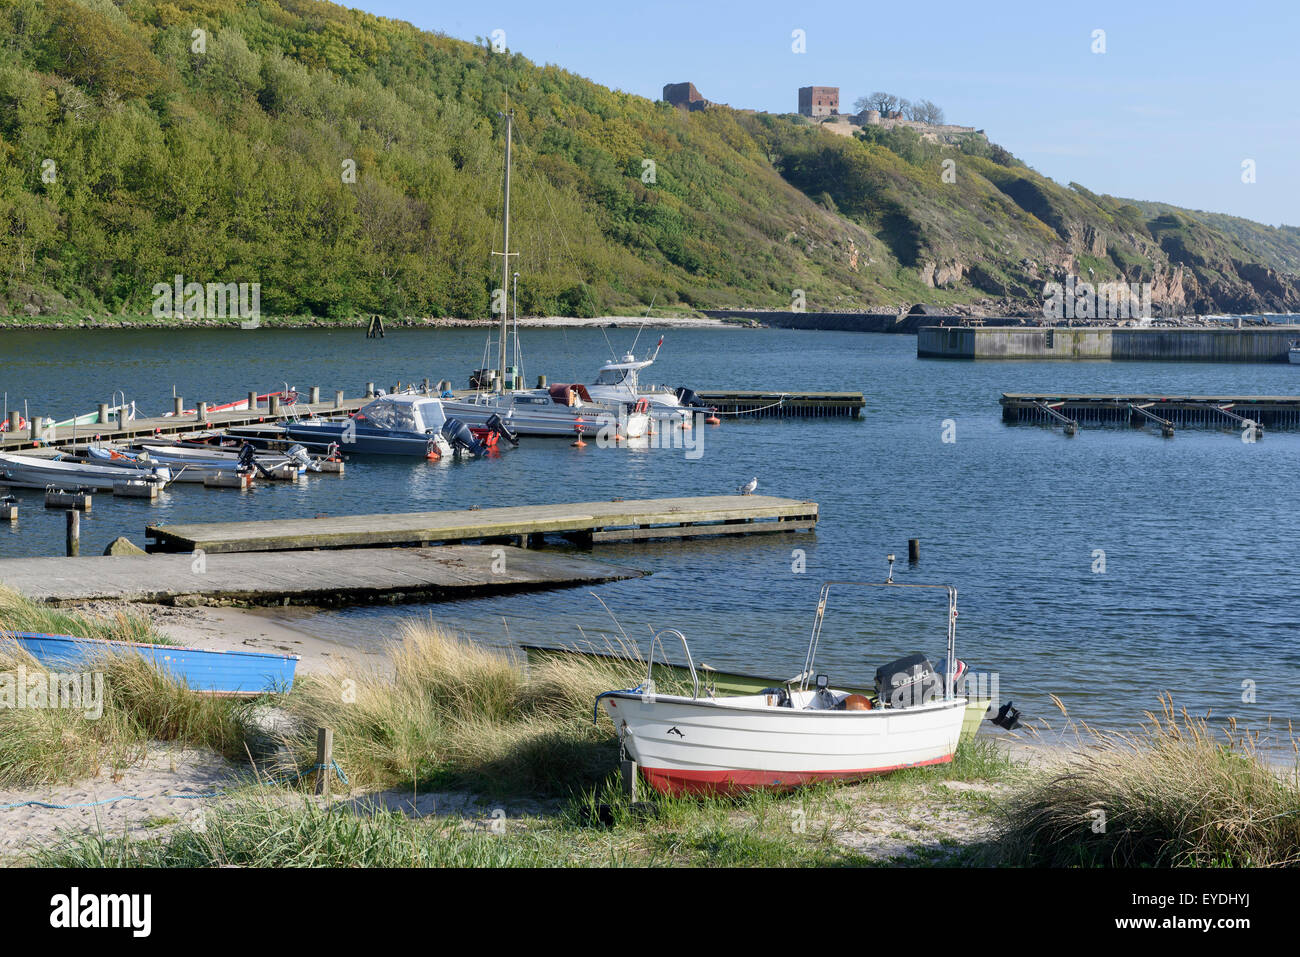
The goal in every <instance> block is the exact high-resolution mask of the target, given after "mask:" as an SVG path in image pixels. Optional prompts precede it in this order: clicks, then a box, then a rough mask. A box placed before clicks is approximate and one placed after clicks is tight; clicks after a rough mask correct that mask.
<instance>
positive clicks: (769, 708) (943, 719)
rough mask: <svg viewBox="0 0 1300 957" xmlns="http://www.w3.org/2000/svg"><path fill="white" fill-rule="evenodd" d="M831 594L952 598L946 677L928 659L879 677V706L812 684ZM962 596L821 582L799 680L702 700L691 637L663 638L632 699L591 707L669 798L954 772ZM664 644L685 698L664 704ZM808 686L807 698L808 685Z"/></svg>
mask: <svg viewBox="0 0 1300 957" xmlns="http://www.w3.org/2000/svg"><path fill="white" fill-rule="evenodd" d="M834 585H860V586H864V587H872V588H885V589H890V590H903V589H909V590H912V589H942V590H944V591H945V592H946V593H947V596H948V627H947V649H946V658H945V659H944V669H943V673H942V674H940V673H938V672H936V671H935V670H934V669H933V668H932V667H931V666H930V664H929V662H928V660H927V659H926V658H925V656H924V655H920V654H914V655H909V656H907V657H904V658H900V659H898V660H897V661H894V662H890V663H889V664H887V665H884V666H882V667H881V668H880V669H879V670H878V671H877V674H876V694H875V697H874V700H873V699H872V698H871V697H870V696H867V695H863V694H861V693H858V692H852V691H849V690H847V689H835V688H832V687H830V684H829V681H828V679H827V677H826V676H825V675H817V674H816V672H815V666H816V655H817V648H818V644H819V642H820V639H821V633H822V625H823V622H824V619H825V613H826V605H827V599H828V597H829V592H830V589H831V587H832V586H834ZM956 627H957V590H956V589H955V588H953V587H951V586H944V585H911V584H901V583H897V582H894V581H893V576H892V574H891V576H890V578H889V580H887V581H885V582H827V583H826V584H824V585H823V586H822V591H821V595H820V598H819V600H818V603H817V615H816V618H815V620H814V623H813V630H812V636H811V637H810V639H809V642H808V652H807V654H806V656H805V658H804V669H803V671H802V672H801V673H800V674H799V675H798V676H797V677H795V678H793V679H791V680H790V681H788V682H786V683H785V685H784V686H773V687H769V688H767V689H764V690H763V691H762V692H760V693H758V694H749V695H728V696H723V697H718V696H713V695H708V694H707V691H706V693H705V694H704V695H703V696H702V695H701V689H700V685H699V678H698V673H697V670H696V668H695V665H694V662H693V660H692V659H691V654H690V648H689V647H688V646H687V642H686V637H685V636H684V635H683V634H682V633H681V632H680V631H676V630H675V629H669V630H667V631H664V632H661V633H659V634H658V635H656V636H655V637H654V639H652V641H651V646H650V664H649V666H648V669H647V676H646V680H645V681H644V682H642V683H641V684H640V685H638V686H637V687H635V688H628V689H626V690H621V691H607V692H605V693H603V694H601V695H600V696H598V697H597V699H596V700H597V706H603V707H604V708H605V711H606V713H607V714H608V715H609V717H610V718H611V719H612V720H613V722H614V727H615V728H616V729H617V730H618V733H619V738H620V741H621V743H622V746H623V748H624V749H625V751H626V752H627V753H629V754H630V755H631V756H632V758H633V759H634V760H635V761H636V762H637V764H638V765H639V766H640V771H641V775H642V777H644V779H645V780H646V781H647V783H649V784H650V785H651V786H652V787H654V788H655V789H656V790H658V791H662V792H665V793H672V794H678V793H684V792H718V793H731V792H736V791H745V790H750V789H754V788H776V789H785V788H791V787H797V786H800V785H804V784H809V783H812V782H816V781H824V780H858V779H861V778H864V777H867V776H870V775H875V774H882V773H885V772H888V771H894V770H898V769H900V768H909V767H919V766H923V765H931V764H942V763H946V762H949V761H951V760H952V758H953V755H954V754H955V753H956V751H957V745H958V743H959V741H960V738H961V729H962V724H963V721H964V718H965V713H966V707H967V701H966V698H965V697H964V696H962V695H960V694H958V693H957V691H956V687H957V680H958V678H959V676H960V673H961V669H962V665H961V663H960V662H958V660H957V657H956V647H955V646H956ZM664 637H676V638H678V639H680V641H681V643H682V648H683V650H684V651H685V653H686V660H687V665H688V668H689V670H690V675H691V682H692V686H693V691H692V694H691V695H689V696H687V695H676V694H659V693H657V692H656V690H655V687H654V680H653V677H652V676H653V673H654V648H655V645H656V644H659V646H660V648H661V649H662V639H663V638H664ZM814 677H815V683H814V684H813V685H812V686H811V687H810V686H809V682H810V680H812V679H814Z"/></svg>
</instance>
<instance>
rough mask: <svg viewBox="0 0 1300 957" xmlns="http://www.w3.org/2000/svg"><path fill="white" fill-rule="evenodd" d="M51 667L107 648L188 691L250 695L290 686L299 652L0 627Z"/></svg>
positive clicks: (82, 660)
mask: <svg viewBox="0 0 1300 957" xmlns="http://www.w3.org/2000/svg"><path fill="white" fill-rule="evenodd" d="M8 639H12V640H13V641H14V642H15V643H16V644H17V645H18V646H19V647H20V648H22V649H23V650H24V651H26V652H27V653H28V654H29V655H31V656H32V657H33V658H35V659H36V660H37V661H39V662H40V663H41V664H42V665H44V666H45V667H46V668H49V669H51V670H66V669H69V668H78V669H83V670H88V669H93V668H94V666H95V662H96V661H97V660H98V659H100V658H102V657H103V656H105V655H109V654H137V655H139V656H140V657H142V658H144V659H145V660H146V661H148V662H149V663H150V664H151V665H153V666H154V667H155V668H157V669H158V670H159V671H162V672H165V673H166V674H168V675H169V676H170V677H171V678H172V679H173V680H175V681H177V682H181V683H183V684H184V685H185V686H186V687H188V688H189V689H190V690H191V691H199V692H203V693H205V694H213V695H237V696H253V695H261V694H270V693H273V692H281V691H285V692H287V691H288V690H289V689H290V688H292V687H293V678H294V672H295V671H296V670H297V667H298V655H274V654H268V653H266V652H261V651H219V650H216V649H210V648H182V647H179V646H176V645H155V644H148V643H145V642H134V641H108V640H104V639H99V638H76V637H73V636H72V635H44V634H37V633H31V632H18V633H15V634H10V633H3V632H0V642H3V641H4V640H8Z"/></svg>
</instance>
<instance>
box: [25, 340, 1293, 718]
mask: <svg viewBox="0 0 1300 957" xmlns="http://www.w3.org/2000/svg"><path fill="white" fill-rule="evenodd" d="M634 335H635V333H634V331H632V330H626V329H620V330H613V329H610V330H601V329H598V328H583V329H576V328H568V329H560V328H556V329H530V330H526V331H525V332H524V333H523V339H524V343H523V344H524V348H525V350H526V354H525V362H524V367H525V375H526V381H527V382H529V383H531V382H532V381H533V380H534V379H535V377H536V375H537V374H539V373H542V374H546V375H547V376H548V377H549V379H550V381H551V382H552V383H555V382H564V381H588V382H589V381H591V379H592V378H594V375H595V371H596V368H597V367H598V366H599V364H600V363H601V362H603V361H606V360H608V358H609V357H610V355H611V348H610V346H609V345H608V344H607V341H606V337H608V340H609V342H610V343H612V344H613V348H614V350H615V351H617V352H618V353H620V354H621V353H622V352H623V351H625V350H626V349H627V348H628V347H630V346H631V343H632V339H633V336H634ZM659 335H660V332H659V331H657V330H650V329H647V330H645V331H643V332H642V333H641V334H640V341H639V342H638V344H637V350H636V351H637V353H638V354H641V353H644V352H645V351H646V350H647V348H652V347H653V345H654V343H655V341H656V340H657V339H658V336H659ZM665 335H666V341H665V343H664V346H663V350H662V352H661V354H660V357H659V360H658V362H657V363H656V365H655V366H654V367H652V369H651V370H649V372H650V373H653V374H651V375H649V377H648V378H649V380H652V381H659V382H664V383H665V384H668V385H671V386H678V385H686V386H690V387H691V388H695V389H710V388H713V389H773V390H780V389H789V390H844V389H860V390H861V391H862V392H863V393H864V395H865V397H866V409H865V410H864V411H865V414H864V417H863V419H861V420H857V421H854V420H847V419H833V420H815V419H814V420H797V419H788V420H783V421H774V420H764V421H749V422H746V421H742V420H727V421H724V423H723V424H722V425H721V426H719V427H716V428H712V427H711V428H707V429H705V430H704V433H703V436H702V446H701V448H700V449H699V450H698V452H694V451H692V452H690V453H689V454H688V451H687V450H684V449H680V448H678V449H663V448H660V449H617V448H598V447H597V446H596V445H595V443H593V442H589V443H588V446H587V448H585V449H574V448H571V447H570V446H569V443H568V442H567V441H565V440H549V439H527V438H526V439H524V440H523V445H522V446H521V447H520V448H518V449H514V450H509V451H505V452H503V453H501V454H500V455H499V456H496V457H493V458H490V459H486V460H481V461H469V462H451V463H436V464H435V463H427V462H424V461H422V460H400V459H389V460H379V459H376V460H363V459H354V460H352V461H350V462H349V464H348V470H347V474H346V476H345V477H344V478H342V479H339V478H336V477H334V476H328V475H325V476H313V477H311V478H310V479H309V480H308V481H306V482H304V483H301V484H298V485H265V484H264V485H259V486H257V487H256V488H254V489H252V490H249V491H246V492H235V491H227V490H207V489H202V488H198V487H195V486H177V487H174V488H173V489H172V490H170V491H168V492H166V493H164V494H163V495H162V496H161V498H160V499H159V501H158V502H157V503H154V504H152V505H151V504H148V503H145V502H141V501H132V500H122V499H114V498H112V497H111V496H98V497H97V498H96V501H95V505H94V508H93V510H92V511H91V512H90V513H89V514H87V515H86V516H84V518H83V521H82V527H81V534H82V553H83V554H98V553H99V552H100V551H102V549H103V547H104V546H105V545H106V544H107V543H108V542H109V541H111V540H112V539H113V538H115V537H116V536H118V535H126V536H128V537H129V538H131V539H132V540H134V541H136V542H137V543H142V542H143V539H144V527H145V525H146V524H147V523H150V522H154V523H174V522H201V521H231V520H245V519H259V518H282V517H306V518H309V517H313V516H317V515H342V514H352V513H368V512H385V511H415V510H426V509H439V508H466V507H469V506H474V505H477V506H480V507H484V508H486V507H490V506H502V505H517V504H541V503H552V502H568V501H583V500H589V499H610V498H615V497H622V498H645V497H656V496H674V495H710V494H721V493H729V492H734V491H735V490H736V488H737V487H738V486H739V485H741V484H743V483H745V482H747V481H749V480H750V479H751V478H753V477H757V479H758V490H759V492H761V493H766V494H770V495H779V496H787V497H792V498H807V499H811V500H814V501H816V502H818V503H819V505H820V509H821V521H820V524H819V526H818V528H817V531H816V532H815V533H812V534H790V535H780V536H752V537H736V538H732V539H716V540H710V539H702V540H693V541H683V542H665V543H658V542H656V543H647V544H639V545H608V546H598V547H597V549H596V553H597V554H598V555H599V557H601V558H603V559H606V560H611V561H616V562H623V563H626V564H629V565H634V566H637V567H640V568H644V569H647V570H649V571H651V572H653V574H652V575H650V576H649V577H647V578H643V579H638V580H633V581H626V582H620V583H613V584H608V585H603V586H600V587H599V588H597V589H595V592H596V594H598V595H599V596H600V597H601V598H602V599H604V601H605V602H606V603H608V604H609V606H610V607H611V608H612V609H613V610H614V612H615V613H616V614H617V615H618V618H619V621H620V622H621V624H622V627H623V629H625V630H626V632H627V634H628V635H629V636H630V637H631V638H632V639H634V640H636V641H638V642H639V643H640V645H641V647H642V649H643V650H644V648H645V647H646V639H647V638H648V636H649V634H650V631H649V629H651V628H654V629H662V628H666V627H675V628H678V629H680V630H682V631H683V632H685V633H686V635H687V636H688V637H689V638H690V639H691V642H692V651H693V653H694V655H695V660H696V661H697V662H699V661H704V662H707V663H708V664H710V665H712V666H714V667H716V668H720V669H731V670H739V671H748V672H755V673H761V674H771V675H776V676H789V675H793V674H795V673H796V672H798V671H799V670H800V669H801V667H802V662H803V657H804V651H805V647H806V645H807V640H808V632H809V629H810V627H811V625H812V619H813V613H814V611H815V604H816V598H817V592H818V588H819V586H820V584H821V582H822V581H823V580H827V579H851V580H871V581H880V580H882V579H883V578H884V576H885V573H886V565H885V555H886V554H888V553H893V554H895V555H897V556H898V557H899V559H900V561H899V564H898V565H897V566H896V568H895V572H894V574H895V578H896V580H898V581H904V582H927V583H941V584H942V583H951V584H954V585H956V586H957V588H958V591H959V598H958V605H959V608H960V618H959V623H958V629H957V637H958V653H959V655H960V656H961V657H963V658H965V659H966V660H967V661H969V662H970V663H971V665H972V667H973V668H974V669H975V670H976V671H986V672H997V673H998V675H999V694H1000V697H1001V698H1002V700H1004V701H1005V700H1007V699H1008V698H1010V699H1014V700H1015V703H1016V706H1017V707H1019V708H1021V709H1022V710H1023V711H1024V712H1025V714H1026V715H1042V716H1048V717H1050V718H1052V719H1053V720H1054V721H1055V719H1056V717H1057V712H1056V709H1055V707H1054V705H1053V704H1052V703H1051V700H1050V698H1049V694H1056V695H1058V696H1059V697H1060V698H1061V699H1062V700H1063V701H1065V702H1066V704H1067V705H1068V706H1069V708H1070V712H1071V715H1072V716H1073V717H1076V718H1083V719H1087V720H1089V721H1092V722H1096V723H1098V724H1100V725H1102V726H1116V727H1132V726H1134V725H1136V724H1138V723H1139V722H1140V721H1141V720H1142V714H1143V712H1144V711H1146V710H1149V709H1153V708H1156V707H1158V696H1159V695H1160V694H1161V693H1162V692H1168V693H1171V694H1172V695H1173V698H1174V701H1175V703H1176V704H1178V705H1180V706H1185V707H1186V708H1187V709H1188V710H1189V711H1191V712H1193V713H1204V712H1207V711H1210V712H1212V713H1213V714H1214V715H1215V716H1217V717H1218V718H1226V717H1228V716H1236V717H1237V718H1238V719H1240V720H1242V721H1244V722H1246V723H1247V724H1248V725H1250V726H1252V727H1259V728H1262V727H1263V726H1264V725H1265V723H1266V722H1267V721H1268V719H1269V718H1272V720H1273V722H1274V723H1275V725H1276V724H1278V723H1279V722H1280V724H1281V725H1282V726H1285V725H1286V723H1287V721H1288V720H1289V719H1292V718H1300V682H1298V680H1297V679H1300V647H1297V637H1298V636H1300V610H1298V608H1297V601H1296V599H1297V592H1298V591H1300V587H1298V586H1297V584H1296V581H1297V580H1296V571H1297V569H1296V566H1297V557H1300V509H1297V508H1296V506H1295V501H1294V494H1293V493H1294V488H1295V481H1296V479H1295V474H1296V467H1297V464H1300V433H1287V432H1275V433H1270V434H1268V435H1266V436H1265V437H1264V438H1263V439H1262V440H1260V441H1258V442H1246V441H1243V439H1242V436H1241V435H1240V434H1239V433H1238V432H1236V431H1228V430H1224V431H1196V430H1180V431H1179V432H1178V433H1177V435H1176V437H1175V438H1173V439H1162V438H1160V436H1159V434H1158V431H1153V430H1151V429H1147V430H1127V429H1084V430H1081V431H1080V433H1079V434H1078V435H1077V436H1076V437H1074V438H1066V437H1065V436H1063V435H1062V433H1061V431H1060V430H1059V429H1055V430H1053V429H1049V428H1046V427H1034V426H1010V425H1005V424H1003V422H1002V421H1001V417H1000V413H1001V409H1000V407H999V405H998V396H999V394H1000V393H1002V392H1004V391H1008V392H1010V391H1014V392H1035V393H1037V392H1052V393H1062V392H1067V393H1106V392H1127V393H1144V394H1238V395H1244V394H1266V395H1287V394H1296V393H1297V386H1298V385H1300V380H1298V378H1297V377H1300V367H1297V366H1288V365H1227V364H1200V363H1146V362H1123V363H1119V362H1076V363H1063V362H1050V361H1049V362H1025V361H991V360H990V361H981V362H978V363H972V362H952V361H940V360H922V359H918V358H917V357H916V340H915V338H914V337H912V336H889V335H864V334H852V333H835V332H799V331H788V330H748V329H745V330H742V329H737V328H708V329H673V330H668V331H667V332H666V333H665ZM485 337H486V330H479V329H473V330H470V329H455V330H428V331H408V330H394V331H390V333H389V334H388V336H387V337H386V338H384V339H379V340H367V339H365V338H364V337H363V333H362V331H360V330H343V331H325V330H303V331H275V330H270V329H259V330H255V331H177V332H169V333H159V332H156V331H107V330H106V331H59V332H52V331H50V332H15V331H12V330H9V331H4V332H0V390H3V392H4V393H6V395H7V401H8V403H9V407H10V408H13V407H15V405H18V406H19V407H21V405H22V403H23V402H24V401H25V402H26V404H27V405H26V407H27V411H28V412H29V413H36V414H40V415H43V416H49V417H56V418H64V417H69V416H71V415H73V414H76V413H83V412H87V411H93V409H94V408H95V406H96V404H97V403H99V402H110V403H112V402H113V395H114V393H115V392H118V391H120V392H124V393H125V394H126V397H127V399H128V400H134V401H135V402H137V404H138V406H139V408H140V409H141V412H142V413H143V414H153V415H156V414H159V413H161V412H162V411H164V410H166V409H169V408H170V406H171V396H172V395H173V387H174V388H175V391H176V393H177V394H180V395H183V396H184V397H185V399H186V405H187V407H193V404H194V402H196V401H199V400H205V401H208V402H224V401H231V400H234V399H238V398H242V397H243V396H245V395H246V394H247V392H248V391H249V390H250V389H257V390H258V391H259V392H266V391H270V390H274V389H279V388H281V387H282V386H283V385H284V384H286V383H287V384H289V385H291V386H294V387H296V388H298V389H299V390H303V391H305V390H306V389H307V388H309V387H310V386H313V385H315V386H320V387H321V389H322V394H323V395H327V396H329V395H332V394H333V390H334V389H344V390H346V392H347V393H348V394H349V395H356V394H359V393H360V392H361V390H362V389H363V388H364V384H365V383H366V382H367V381H374V382H375V383H376V384H377V385H380V386H383V387H389V386H391V385H392V384H393V383H394V382H397V381H401V382H404V383H410V382H418V381H420V380H421V379H423V378H424V377H426V376H427V377H429V378H430V379H431V380H433V381H437V380H439V379H451V380H452V381H453V382H454V383H455V384H456V385H457V386H458V387H463V386H464V385H465V384H466V380H467V377H468V374H469V372H470V371H471V370H472V369H475V368H478V367H480V366H481V365H482V364H483V349H484V340H485ZM19 495H20V498H21V502H20V505H21V511H22V514H21V520H20V522H19V523H18V525H16V526H14V527H9V526H7V525H0V557H14V556H34V555H53V554H61V552H62V547H63V516H62V514H61V513H59V512H57V511H50V512H46V511H45V510H44V509H43V508H42V507H41V501H40V496H39V493H35V492H26V493H22V492H20V493H19ZM909 538H918V539H920V542H921V546H920V547H921V555H920V557H921V561H920V563H919V564H917V565H915V566H909V565H908V564H907V562H906V557H907V541H908V539H909ZM932 596H937V597H932ZM944 607H945V606H944V602H943V598H942V594H941V593H928V592H915V593H910V592H901V591H900V592H892V593H882V592H880V591H879V590H869V591H863V590H853V589H849V588H847V587H846V588H843V589H838V590H835V591H833V592H832V596H831V602H830V606H829V611H828V615H827V622H826V627H825V631H824V634H823V637H822V642H821V653H820V656H819V670H820V671H823V672H825V673H827V674H828V675H829V676H830V678H831V680H832V682H833V683H858V682H864V683H869V682H870V680H871V678H872V676H873V675H874V672H875V669H876V668H877V666H879V665H880V664H883V663H884V662H886V661H888V660H891V659H893V658H896V657H899V656H901V655H903V654H905V653H907V652H911V651H926V652H928V653H929V654H930V655H931V656H937V655H939V654H940V653H941V650H942V648H943V642H944ZM410 616H420V617H430V616H431V617H432V618H433V619H435V620H437V621H439V622H442V623H444V624H445V625H447V626H448V627H449V628H451V629H453V630H454V631H456V632H458V633H461V634H463V635H466V636H469V637H471V638H474V639H476V640H480V641H484V642H489V643H493V644H505V643H510V642H529V643H541V644H553V643H575V642H579V641H581V640H582V639H583V638H584V636H585V637H586V638H588V639H592V640H595V641H600V640H601V639H600V636H602V635H604V636H610V637H611V638H612V637H614V636H616V635H617V633H618V632H617V629H616V626H615V625H614V623H613V622H611V621H610V619H609V617H608V616H607V615H606V614H605V612H604V610H603V609H602V607H601V605H600V604H599V603H598V602H597V601H596V600H595V599H594V598H593V597H592V595H591V594H589V593H588V592H587V591H585V590H565V591H555V592H546V593H537V594H522V595H511V596H503V597H495V598H489V599H480V600H472V601H462V602H455V603H446V604H437V605H415V606H398V607H389V606H384V607H363V608H353V609H346V610H342V611H330V612H309V613H307V614H305V615H297V616H295V624H296V626H297V627H300V628H303V629H305V630H308V631H311V632H312V633H315V634H319V635H321V636H323V637H327V638H331V639H333V640H336V641H340V642H344V643H347V644H353V645H367V644H371V643H376V642H380V641H384V640H387V638H388V637H389V636H390V635H391V634H392V632H393V630H394V624H395V622H396V621H397V620H399V619H401V618H404V617H410ZM670 651H671V652H672V653H673V654H674V655H680V651H678V650H676V649H670Z"/></svg>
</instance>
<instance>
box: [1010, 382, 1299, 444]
mask: <svg viewBox="0 0 1300 957" xmlns="http://www.w3.org/2000/svg"><path fill="white" fill-rule="evenodd" d="M998 401H999V403H1000V404H1001V406H1002V421H1004V422H1013V423H1020V422H1028V423H1033V424H1045V425H1053V424H1064V423H1063V422H1062V421H1061V420H1062V419H1066V420H1071V421H1073V422H1075V423H1076V424H1077V425H1092V426H1107V425H1110V426H1133V427H1139V426H1142V425H1145V424H1147V423H1154V424H1158V425H1160V426H1161V427H1162V429H1165V428H1166V426H1167V428H1168V429H1172V428H1174V427H1178V428H1206V429H1225V430H1231V431H1237V432H1240V431H1242V430H1243V429H1245V428H1246V423H1247V422H1251V423H1253V424H1254V425H1255V426H1258V427H1261V428H1263V429H1282V430H1285V429H1298V428H1300V396H1294V395H1115V394H1112V395H1086V394H1083V395H1066V394H1060V395H1032V394H1029V393H1024V392H1004V393H1002V398H1001V399H999V400H998ZM1067 431H1068V427H1067ZM1166 434H1167V431H1166Z"/></svg>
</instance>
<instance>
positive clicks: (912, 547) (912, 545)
mask: <svg viewBox="0 0 1300 957" xmlns="http://www.w3.org/2000/svg"><path fill="white" fill-rule="evenodd" d="M907 560H908V562H909V563H910V564H912V565H915V564H916V563H917V562H919V561H920V560H921V540H920V539H919V538H909V539H908V540H907Z"/></svg>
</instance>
